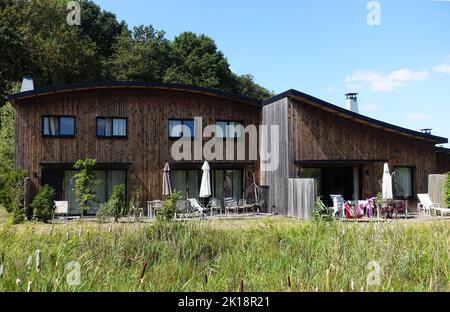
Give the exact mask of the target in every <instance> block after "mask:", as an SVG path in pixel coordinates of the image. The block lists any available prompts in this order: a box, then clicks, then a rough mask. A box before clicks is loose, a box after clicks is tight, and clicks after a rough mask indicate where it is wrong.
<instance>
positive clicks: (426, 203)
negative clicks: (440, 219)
mask: <svg viewBox="0 0 450 312" xmlns="http://www.w3.org/2000/svg"><path fill="white" fill-rule="evenodd" d="M417 197H418V198H419V203H418V204H417V212H418V213H420V212H421V211H423V212H424V213H425V214H427V215H431V213H432V211H434V213H435V214H436V215H438V212H440V213H441V216H444V214H450V208H441V207H440V205H439V204H438V203H433V202H432V201H431V198H430V196H429V195H428V194H417Z"/></svg>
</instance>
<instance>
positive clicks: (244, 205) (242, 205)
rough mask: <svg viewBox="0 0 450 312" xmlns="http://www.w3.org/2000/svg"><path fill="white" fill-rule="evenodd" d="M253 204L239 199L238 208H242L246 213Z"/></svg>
mask: <svg viewBox="0 0 450 312" xmlns="http://www.w3.org/2000/svg"><path fill="white" fill-rule="evenodd" d="M254 207H255V206H254V205H250V204H247V200H245V199H240V200H239V204H238V210H242V211H243V212H244V213H247V212H248V211H249V210H251V209H253V208H254Z"/></svg>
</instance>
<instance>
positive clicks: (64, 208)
mask: <svg viewBox="0 0 450 312" xmlns="http://www.w3.org/2000/svg"><path fill="white" fill-rule="evenodd" d="M55 207H56V208H55V211H54V212H53V220H55V216H66V220H67V219H68V218H69V202H68V201H55Z"/></svg>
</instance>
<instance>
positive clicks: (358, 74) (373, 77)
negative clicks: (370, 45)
mask: <svg viewBox="0 0 450 312" xmlns="http://www.w3.org/2000/svg"><path fill="white" fill-rule="evenodd" d="M429 76H430V73H429V72H428V71H413V70H411V69H406V68H403V69H399V70H395V71H393V72H391V73H389V74H387V75H386V74H383V73H380V72H378V71H374V70H357V71H355V72H354V73H353V74H351V75H350V76H348V77H347V78H346V79H345V83H346V85H347V88H348V89H351V90H353V91H359V90H361V89H363V88H369V89H370V90H372V91H375V92H387V91H392V90H395V89H397V88H399V87H402V86H406V85H407V84H408V83H410V82H413V81H423V80H426V79H427V78H428V77H429Z"/></svg>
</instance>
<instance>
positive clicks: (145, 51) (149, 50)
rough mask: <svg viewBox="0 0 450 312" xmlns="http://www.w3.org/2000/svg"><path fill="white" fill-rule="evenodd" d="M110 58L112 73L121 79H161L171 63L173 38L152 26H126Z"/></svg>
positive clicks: (114, 76)
mask: <svg viewBox="0 0 450 312" xmlns="http://www.w3.org/2000/svg"><path fill="white" fill-rule="evenodd" d="M114 49H115V52H114V54H113V56H112V58H111V60H110V61H109V64H110V66H109V67H110V70H111V75H112V76H113V79H114V80H119V81H162V78H163V76H164V73H165V70H166V68H167V67H168V66H169V64H170V58H169V56H170V42H169V40H167V39H166V38H165V33H164V32H163V31H158V30H156V29H154V28H153V27H152V26H139V27H135V28H134V29H133V31H132V32H130V31H129V30H127V29H123V30H122V33H121V34H120V36H119V37H118V40H117V43H116V45H115V47H114Z"/></svg>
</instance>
